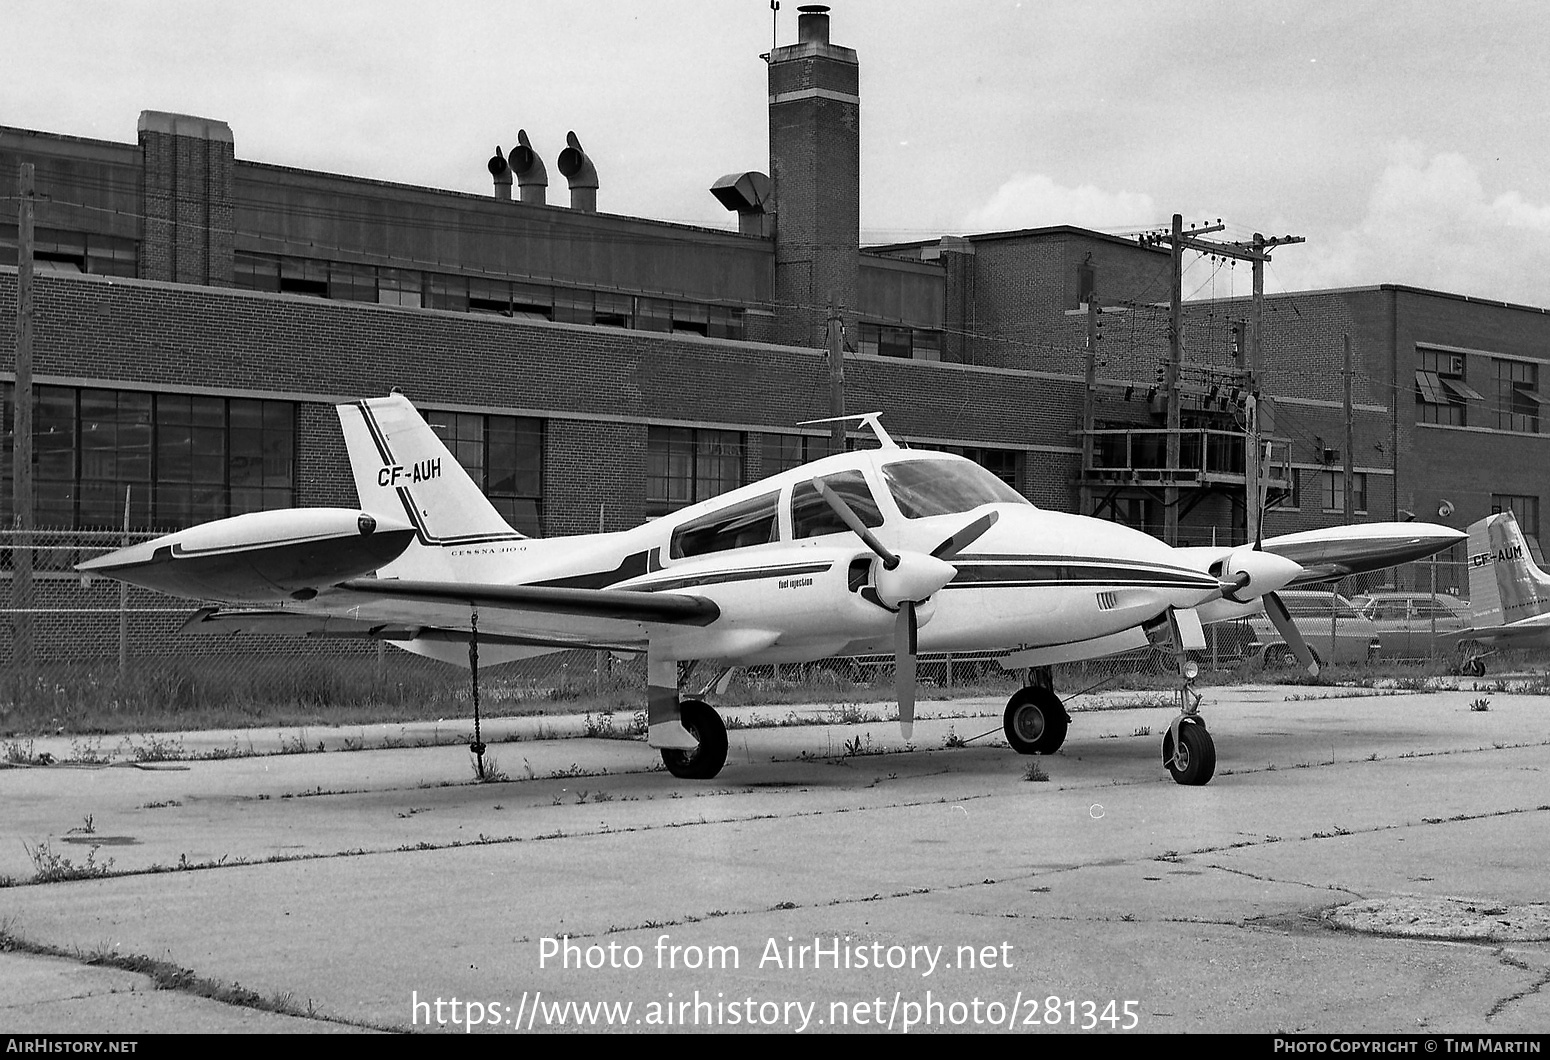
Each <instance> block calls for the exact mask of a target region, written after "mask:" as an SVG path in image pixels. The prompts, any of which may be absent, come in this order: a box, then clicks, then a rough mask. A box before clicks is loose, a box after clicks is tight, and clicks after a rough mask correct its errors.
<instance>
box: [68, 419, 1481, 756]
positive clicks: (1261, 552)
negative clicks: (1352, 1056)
mask: <svg viewBox="0 0 1550 1060" xmlns="http://www.w3.org/2000/svg"><path fill="white" fill-rule="evenodd" d="M338 408H339V417H340V421H341V423H342V425H343V429H344V437H345V443H346V446H347V448H348V450H349V455H350V462H351V465H352V467H353V469H354V474H355V485H356V489H357V491H358V494H359V498H360V509H359V510H355V509H337V508H303V509H294V510H289V511H271V512H259V513H253V514H248V515H239V516H234V517H232V518H229V519H222V520H218V521H216V522H212V523H206V524H203V525H200V526H195V527H192V528H190V529H188V530H183V531H179V532H177V533H174V534H168V535H166V536H164V537H160V538H157V539H155V540H152V541H147V542H144V543H142V544H137V545H132V546H129V547H126V548H122V549H119V550H118V551H116V552H113V553H110V554H108V555H105V556H101V557H99V558H96V559H93V560H90V561H88V562H86V563H82V564H81V565H80V568H79V569H80V570H82V571H84V572H87V573H88V574H101V575H107V576H110V577H113V578H117V579H120V580H123V581H126V582H131V583H133V584H136V585H141V586H146V587H148V588H151V589H156V590H159V591H162V592H166V593H170V594H173V595H176V596H182V597H187V598H191V599H196V600H204V601H220V602H221V603H222V604H223V606H220V607H215V608H207V609H205V610H202V611H200V612H199V613H198V614H196V615H195V616H194V618H193V619H191V620H190V622H189V626H188V627H187V628H191V629H196V630H208V631H236V630H253V631H262V632H293V633H305V634H312V635H339V636H360V637H374V638H381V639H386V640H389V641H391V642H393V643H396V644H398V645H399V646H400V647H403V648H407V649H409V650H411V651H415V652H419V653H421V654H424V655H428V656H432V657H435V658H439V659H444V660H447V661H452V662H462V661H466V662H467V663H468V664H469V665H470V667H471V668H473V670H474V690H475V699H474V702H475V709H476V711H477V704H478V696H477V691H478V683H477V658H478V653H479V652H481V651H482V652H483V653H484V657H485V658H486V659H488V660H494V661H497V662H504V661H508V660H512V659H518V658H523V657H527V656H533V655H540V654H544V653H548V652H554V651H561V650H565V649H568V648H578V647H589V648H601V649H609V650H613V651H618V652H631V653H642V652H643V653H644V654H645V656H646V669H647V706H648V712H647V714H648V719H649V731H648V741H649V743H650V745H651V746H652V747H654V748H658V749H659V750H660V751H661V754H662V758H663V760H664V762H665V763H666V765H667V767H668V769H669V770H670V771H671V772H672V773H673V774H674V775H675V776H678V777H687V778H709V777H713V776H715V775H716V774H717V773H718V772H719V771H720V769H721V767H722V764H723V763H724V762H725V760H726V753H727V737H726V729H725V727H724V726H723V724H722V722H721V719H720V717H719V716H718V715H717V713H716V712H715V710H714V709H712V708H711V707H710V706H708V705H707V704H706V703H705V702H704V700H703V698H702V697H703V696H704V695H706V694H708V693H709V691H710V690H711V689H712V688H714V687H715V686H716V685H717V684H719V682H720V681H721V680H722V679H723V678H724V677H725V676H726V675H727V674H728V673H730V671H731V669H732V668H733V667H735V666H740V665H755V664H761V663H790V662H803V661H809V660H814V659H822V658H827V657H829V656H834V655H859V654H870V653H879V652H892V653H893V654H894V655H895V656H896V661H897V664H898V665H897V674H898V678H897V692H898V699H899V720H900V723H901V726H902V728H903V731H904V734H905V737H906V738H908V737H909V734H910V732H911V726H912V723H913V717H914V705H915V668H916V656H917V653H918V652H919V651H933V652H941V651H992V650H994V651H1003V650H1004V651H1007V652H1008V654H1007V655H1006V657H1005V659H1004V660H1003V663H1002V665H1003V666H1005V667H1006V668H1007V669H1008V670H1020V669H1023V668H1029V669H1030V670H1031V672H1032V673H1033V674H1034V675H1035V676H1034V680H1033V682H1032V683H1031V684H1030V685H1029V686H1028V687H1025V688H1023V689H1021V690H1020V691H1018V692H1017V693H1016V694H1015V695H1013V696H1012V697H1011V700H1010V701H1009V702H1008V704H1007V706H1006V711H1005V717H1004V730H1005V733H1006V737H1007V740H1008V741H1009V742H1010V743H1011V745H1012V747H1013V749H1015V750H1016V751H1018V752H1019V753H1022V754H1040V753H1042V754H1050V753H1053V752H1054V751H1056V750H1057V749H1058V748H1059V747H1060V745H1061V743H1062V742H1063V741H1064V739H1065V736H1066V729H1067V724H1068V722H1069V720H1070V719H1069V718H1068V716H1067V714H1066V712H1065V709H1064V707H1063V706H1062V704H1061V701H1060V698H1059V697H1058V696H1057V695H1056V694H1055V692H1054V690H1053V688H1052V686H1051V682H1050V669H1049V668H1050V666H1051V665H1052V664H1054V663H1058V662H1067V661H1075V660H1080V659H1089V658H1095V657H1098V656H1102V655H1108V654H1112V653H1115V652H1120V651H1125V650H1128V649H1131V648H1136V647H1142V646H1145V645H1147V644H1148V643H1149V642H1151V641H1152V640H1158V641H1161V642H1166V643H1167V644H1169V645H1171V646H1172V648H1173V649H1174V651H1175V652H1176V653H1178V656H1179V657H1180V658H1181V660H1182V657H1183V653H1184V651H1186V650H1188V649H1192V648H1200V647H1203V646H1204V638H1203V636H1202V634H1201V622H1202V620H1204V621H1208V622H1209V621H1220V620H1222V619H1226V618H1232V617H1238V616H1241V615H1245V614H1248V613H1250V612H1253V611H1255V610H1257V609H1258V608H1259V607H1260V606H1261V604H1264V605H1265V606H1266V607H1267V609H1268V611H1269V613H1270V616H1271V618H1272V620H1273V621H1274V622H1275V624H1276V626H1277V628H1279V629H1280V630H1281V632H1282V635H1283V636H1284V637H1285V639H1286V640H1287V642H1288V644H1289V645H1290V646H1291V647H1292V648H1293V651H1294V652H1295V653H1296V654H1297V655H1298V657H1299V658H1300V659H1301V660H1302V662H1303V663H1304V665H1305V666H1307V667H1309V669H1310V671H1312V672H1316V671H1317V663H1316V662H1315V661H1314V659H1313V657H1312V654H1311V653H1310V652H1309V651H1308V649H1307V647H1306V645H1304V644H1303V642H1302V638H1301V637H1300V636H1299V635H1298V634H1297V630H1296V627H1295V626H1293V625H1292V622H1291V619H1290V618H1289V617H1288V615H1287V613H1286V609H1285V607H1284V606H1281V605H1280V602H1279V600H1278V598H1277V597H1276V596H1275V592H1276V591H1277V590H1279V589H1281V588H1284V587H1286V586H1294V585H1301V584H1305V583H1309V582H1316V581H1327V580H1333V579H1335V578H1340V577H1343V576H1345V575H1347V574H1352V573H1358V572H1361V571H1366V570H1375V569H1378V568H1380V567H1385V566H1389V565H1392V564H1395V563H1399V562H1403V561H1405V560H1410V559H1415V558H1419V557H1422V556H1427V555H1430V554H1431V553H1433V552H1435V551H1437V550H1438V549H1441V548H1444V547H1446V546H1447V545H1449V544H1451V543H1453V542H1454V541H1455V540H1457V539H1459V538H1461V537H1462V536H1463V535H1462V534H1460V533H1459V532H1458V531H1456V530H1451V529H1448V528H1446V527H1440V526H1430V525H1426V524H1420V523H1370V524H1365V525H1362V526H1359V527H1340V528H1335V529H1331V530H1321V531H1310V532H1304V533H1301V534H1291V535H1287V536H1284V537H1278V538H1272V539H1269V540H1266V541H1264V542H1263V543H1262V544H1261V545H1260V546H1258V547H1256V546H1241V547H1237V548H1231V547H1223V548H1196V549H1178V548H1170V547H1168V546H1167V545H1165V544H1163V543H1162V542H1161V541H1158V540H1157V539H1156V538H1153V537H1150V536H1148V535H1146V534H1143V533H1141V532H1139V531H1137V530H1134V529H1131V528H1129V527H1126V526H1122V525H1120V524H1117V523H1112V522H1106V521H1104V520H1100V519H1093V518H1088V517H1083V516H1076V515H1065V514H1060V513H1056V512H1048V511H1042V510H1040V509H1038V508H1035V507H1034V506H1033V505H1032V504H1030V503H1029V502H1028V501H1027V500H1025V499H1024V498H1023V497H1022V496H1021V495H1020V494H1018V493H1017V492H1016V491H1014V490H1013V489H1012V488H1011V487H1009V486H1007V485H1006V484H1005V483H1003V482H1002V481H1001V480H1000V479H998V478H996V477H995V476H994V475H992V474H991V473H990V472H988V471H986V470H984V469H983V468H981V467H979V466H978V465H977V464H975V463H973V462H971V461H969V460H967V459H965V458H963V457H960V456H953V455H950V454H946V453H937V452H927V451H918V450H910V449H906V448H901V447H899V446H898V445H896V444H895V443H894V442H893V439H891V438H890V437H889V436H888V434H887V433H886V432H885V431H884V430H883V429H882V427H881V425H880V424H879V423H878V421H877V415H876V414H871V415H868V416H864V417H854V418H858V419H862V420H864V421H866V422H867V423H868V424H869V426H870V427H871V428H872V430H873V431H874V432H875V433H876V435H877V438H878V441H879V442H880V443H881V448H878V449H867V450H859V451H856V452H850V453H845V454H840V455H835V456H830V457H826V458H824V459H822V460H818V461H816V462H814V463H811V464H808V465H806V466H804V467H800V468H796V469H794V470H790V471H785V472H782V473H780V474H778V475H775V476H773V477H771V478H768V479H765V480H764V481H762V482H756V483H753V484H752V485H748V486H743V487H740V488H738V489H734V490H731V491H729V492H727V493H725V494H723V495H721V496H719V497H716V498H714V499H712V500H708V501H703V502H701V503H698V504H695V505H693V506H691V507H688V508H684V509H682V510H681V511H678V512H675V513H673V514H672V515H669V516H666V517H664V518H661V519H658V520H655V521H653V522H649V523H646V524H645V525H643V526H638V527H636V528H634V529H632V530H625V531H619V532H615V533H600V534H586V535H580V536H576V537H565V538H554V539H547V540H538V539H530V538H525V537H523V536H522V535H521V534H518V533H517V532H515V531H514V530H512V529H511V527H510V526H509V525H507V523H506V522H505V521H504V520H503V519H502V518H501V517H500V515H499V514H497V512H496V511H495V509H494V507H492V506H491V504H490V502H489V501H488V500H487V499H486V498H485V497H484V496H483V494H481V493H480V492H479V490H478V488H477V487H476V486H475V485H474V483H473V481H472V480H471V479H470V478H469V476H468V474H467V473H466V472H465V471H464V470H463V469H462V468H461V467H460V466H458V464H457V462H456V461H455V460H454V459H453V458H452V454H451V453H450V452H448V450H447V448H446V446H445V445H443V444H442V442H441V440H440V439H439V438H438V437H437V436H436V434H435V432H434V431H433V430H432V429H431V428H430V426H429V425H428V424H427V423H426V422H425V420H424V419H423V418H421V416H420V414H419V413H418V412H417V411H416V410H415V408H414V406H413V405H411V404H410V403H409V401H408V399H406V398H404V397H403V396H401V395H399V394H397V393H395V394H394V395H392V396H389V397H386V398H378V399H373V400H368V401H361V402H358V403H355V404H347V405H340V406H339V407H338ZM233 605H235V606H233ZM253 605H261V606H253ZM465 651H466V652H467V659H466V660H465V659H464V658H463V655H464V652H465ZM680 661H692V662H695V663H697V664H703V665H705V666H706V667H707V668H708V673H707V674H706V675H705V676H706V677H707V679H706V680H704V681H703V682H699V681H697V680H696V678H697V677H698V674H697V673H696V669H697V667H691V668H690V672H689V674H688V675H687V676H686V677H685V679H684V681H683V682H682V683H681V682H680V678H679V667H678V663H679V662H680ZM1181 669H1182V663H1181ZM681 689H682V690H683V691H687V692H688V693H689V694H688V695H684V694H681ZM1180 701H1181V705H1182V708H1183V709H1182V710H1181V713H1180V715H1179V717H1178V718H1176V719H1175V721H1174V722H1173V724H1172V725H1171V726H1170V727H1169V731H1168V733H1167V734H1166V735H1165V736H1164V739H1163V758H1164V761H1165V763H1166V765H1167V767H1168V769H1169V770H1170V772H1171V773H1172V774H1173V777H1174V779H1175V780H1177V781H1178V782H1179V783H1181V784H1204V783H1206V782H1207V781H1208V780H1210V778H1211V775H1212V772H1213V771H1214V769H1215V761H1216V751H1215V746H1214V744H1213V742H1212V740H1211V737H1210V734H1209V733H1208V732H1207V731H1206V727H1205V723H1204V720H1203V719H1202V718H1201V716H1200V715H1199V713H1198V711H1197V710H1196V709H1195V708H1196V704H1197V703H1198V697H1194V701H1192V697H1190V696H1185V695H1181V696H1180ZM475 717H476V718H477V713H476V715H475ZM475 750H476V751H479V750H482V748H479V747H478V746H477V743H476V747H475Z"/></svg>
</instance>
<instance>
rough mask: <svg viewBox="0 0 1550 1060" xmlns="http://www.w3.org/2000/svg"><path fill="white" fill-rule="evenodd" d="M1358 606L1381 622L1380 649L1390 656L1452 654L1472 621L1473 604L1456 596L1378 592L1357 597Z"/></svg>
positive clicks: (1353, 603)
mask: <svg viewBox="0 0 1550 1060" xmlns="http://www.w3.org/2000/svg"><path fill="white" fill-rule="evenodd" d="M1351 603H1352V605H1353V606H1355V608H1356V609H1357V610H1358V611H1360V612H1361V613H1362V614H1364V615H1366V616H1367V617H1368V618H1370V619H1372V620H1373V622H1375V623H1376V624H1377V626H1378V651H1379V654H1381V655H1383V656H1384V657H1386V658H1393V659H1424V658H1428V657H1430V656H1432V655H1451V654H1453V653H1454V652H1455V651H1456V650H1457V646H1458V645H1457V638H1458V633H1459V631H1460V630H1463V629H1468V628H1469V625H1470V619H1469V605H1468V604H1466V603H1465V602H1464V601H1462V600H1460V599H1459V598H1458V597H1456V596H1444V595H1441V594H1433V593H1413V592H1411V593H1407V592H1376V593H1367V594H1365V595H1362V596H1357V597H1353V598H1352V600H1351Z"/></svg>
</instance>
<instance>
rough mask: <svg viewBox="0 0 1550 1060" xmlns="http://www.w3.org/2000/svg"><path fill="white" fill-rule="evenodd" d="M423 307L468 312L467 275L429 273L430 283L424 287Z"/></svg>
mask: <svg viewBox="0 0 1550 1060" xmlns="http://www.w3.org/2000/svg"><path fill="white" fill-rule="evenodd" d="M425 308H426V309H450V310H452V311H453V312H454V313H466V312H468V277H466V276H449V275H447V274H445V273H440V272H433V273H431V274H430V283H429V284H427V285H426V288H425Z"/></svg>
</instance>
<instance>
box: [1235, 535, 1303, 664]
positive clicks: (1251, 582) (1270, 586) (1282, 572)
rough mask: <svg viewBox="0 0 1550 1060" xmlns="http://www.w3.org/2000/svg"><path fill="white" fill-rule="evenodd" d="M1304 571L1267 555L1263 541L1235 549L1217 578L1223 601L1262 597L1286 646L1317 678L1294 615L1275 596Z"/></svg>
mask: <svg viewBox="0 0 1550 1060" xmlns="http://www.w3.org/2000/svg"><path fill="white" fill-rule="evenodd" d="M1303 570H1304V568H1303V566H1302V565H1301V564H1300V563H1297V562H1296V561H1294V560H1290V559H1287V558H1286V557H1285V556H1278V555H1276V554H1275V553H1274V552H1266V551H1264V550H1263V548H1262V547H1261V544H1260V542H1258V541H1256V542H1255V543H1254V544H1253V546H1247V545H1245V546H1243V547H1241V548H1236V549H1233V551H1232V552H1231V553H1230V554H1229V555H1228V556H1227V558H1226V560H1224V561H1223V563H1222V565H1221V568H1220V573H1219V574H1218V575H1217V577H1218V580H1219V582H1220V584H1221V587H1222V598H1223V599H1226V600H1231V601H1233V602H1234V603H1239V604H1246V603H1250V602H1251V601H1252V600H1253V599H1254V598H1255V597H1256V596H1257V597H1260V598H1261V600H1262V601H1263V602H1264V605H1265V614H1266V616H1267V617H1269V619H1270V621H1271V624H1272V625H1274V626H1275V628H1276V631H1277V632H1278V633H1280V634H1281V639H1282V640H1284V641H1286V646H1287V647H1288V648H1290V649H1291V651H1292V654H1293V655H1294V656H1296V658H1297V661H1298V662H1299V663H1301V664H1302V666H1303V668H1304V669H1305V670H1307V671H1308V675H1309V676H1310V677H1317V676H1318V675H1319V664H1318V660H1316V659H1315V658H1314V657H1313V653H1312V652H1311V651H1309V650H1308V645H1307V644H1306V643H1305V642H1304V641H1303V639H1302V634H1301V633H1300V632H1298V629H1297V627H1296V625H1294V624H1293V623H1292V616H1291V614H1290V613H1289V612H1288V611H1287V609H1286V604H1284V603H1282V601H1281V598H1280V597H1279V596H1278V595H1276V591H1277V590H1278V589H1282V588H1285V587H1286V586H1287V585H1289V584H1291V582H1292V579H1294V578H1296V577H1297V576H1298V575H1299V574H1301V573H1303Z"/></svg>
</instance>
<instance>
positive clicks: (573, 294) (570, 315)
mask: <svg viewBox="0 0 1550 1060" xmlns="http://www.w3.org/2000/svg"><path fill="white" fill-rule="evenodd" d="M596 303H597V296H596V295H594V294H593V293H592V292H591V291H573V290H567V289H566V288H563V287H558V288H556V289H555V292H554V319H555V320H557V321H559V322H560V323H562V324H590V323H592V322H593V320H594V319H595V317H594V314H595V313H596V312H597V305H596Z"/></svg>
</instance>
